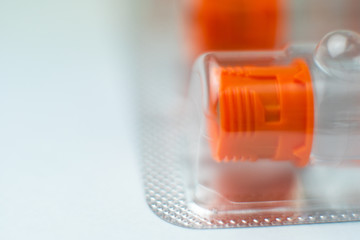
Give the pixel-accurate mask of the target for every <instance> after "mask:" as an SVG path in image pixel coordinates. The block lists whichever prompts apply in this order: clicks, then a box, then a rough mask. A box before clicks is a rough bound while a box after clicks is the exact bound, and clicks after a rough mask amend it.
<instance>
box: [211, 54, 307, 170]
mask: <svg viewBox="0 0 360 240" xmlns="http://www.w3.org/2000/svg"><path fill="white" fill-rule="evenodd" d="M216 72H217V75H218V78H219V85H218V86H219V92H218V99H217V100H218V106H217V107H216V108H213V109H211V110H210V111H211V114H210V115H211V116H210V117H209V118H208V127H209V128H208V129H209V135H210V138H211V139H212V140H211V141H210V142H211V149H212V154H213V157H214V158H215V159H216V160H217V161H230V160H246V159H248V160H252V161H255V160H257V159H271V160H275V161H279V160H291V161H294V162H295V164H296V165H297V166H305V165H306V164H307V163H308V161H309V155H310V152H311V147H312V139H313V128H314V100H313V90H312V83H311V76H310V73H309V70H308V66H307V65H306V63H305V61H304V60H302V59H296V60H294V61H293V62H292V64H290V65H288V66H268V67H255V66H241V67H229V68H218V69H216Z"/></svg>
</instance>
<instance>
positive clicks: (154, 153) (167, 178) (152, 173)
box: [139, 79, 360, 228]
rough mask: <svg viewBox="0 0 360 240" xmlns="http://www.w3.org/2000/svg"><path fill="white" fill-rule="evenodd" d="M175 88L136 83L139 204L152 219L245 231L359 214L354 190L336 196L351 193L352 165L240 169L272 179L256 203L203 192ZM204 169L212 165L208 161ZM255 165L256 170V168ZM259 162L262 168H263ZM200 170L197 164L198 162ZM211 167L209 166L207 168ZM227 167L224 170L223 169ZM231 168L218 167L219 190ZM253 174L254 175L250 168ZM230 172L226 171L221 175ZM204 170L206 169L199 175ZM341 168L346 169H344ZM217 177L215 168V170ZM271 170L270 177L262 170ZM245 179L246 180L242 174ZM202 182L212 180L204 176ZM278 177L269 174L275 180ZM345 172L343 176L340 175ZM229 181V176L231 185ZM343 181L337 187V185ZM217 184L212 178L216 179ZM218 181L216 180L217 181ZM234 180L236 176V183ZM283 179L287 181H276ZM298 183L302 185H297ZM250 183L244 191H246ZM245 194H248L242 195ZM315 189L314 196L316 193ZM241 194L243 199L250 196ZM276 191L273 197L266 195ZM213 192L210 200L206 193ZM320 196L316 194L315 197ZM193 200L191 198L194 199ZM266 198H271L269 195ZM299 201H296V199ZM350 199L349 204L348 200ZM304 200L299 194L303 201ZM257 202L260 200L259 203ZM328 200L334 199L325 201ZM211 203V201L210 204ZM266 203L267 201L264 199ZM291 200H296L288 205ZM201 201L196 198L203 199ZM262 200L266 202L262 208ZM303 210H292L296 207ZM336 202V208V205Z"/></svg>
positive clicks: (194, 141)
mask: <svg viewBox="0 0 360 240" xmlns="http://www.w3.org/2000/svg"><path fill="white" fill-rule="evenodd" d="M176 87H177V86H176V84H174V83H173V82H172V81H167V79H162V80H159V81H158V82H156V83H154V82H149V81H146V79H144V81H142V82H141V89H139V92H140V93H141V94H142V98H141V102H140V106H139V107H140V112H141V116H140V119H141V120H140V129H141V152H142V157H141V161H142V175H143V179H144V186H145V195H146V201H147V203H148V205H149V206H150V208H151V209H152V210H153V211H154V213H155V214H156V215H158V216H159V217H161V218H162V219H164V220H166V221H168V222H170V223H173V224H175V225H178V226H183V227H189V228H232V227H250V226H273V225H293V224H309V223H328V222H346V221H359V220H360V209H359V207H357V206H359V203H358V201H357V200H358V193H359V191H353V192H346V189H343V191H341V189H342V186H352V189H353V190H354V189H356V188H357V187H356V186H357V183H358V182H360V181H359V178H360V174H358V173H359V170H357V169H356V168H353V169H349V168H348V169H345V170H339V169H338V168H336V167H330V168H326V169H323V168H322V167H316V166H315V167H309V168H303V169H297V168H294V167H293V166H291V165H287V164H282V166H281V167H279V168H278V167H275V168H276V171H273V174H272V173H271V171H267V170H266V171H263V169H269V166H270V167H271V166H275V165H274V164H270V165H268V166H266V164H267V163H259V164H258V163H256V164H255V165H254V164H253V163H249V164H245V165H244V164H243V166H244V168H243V169H245V170H244V172H242V174H241V175H242V176H247V177H248V178H250V179H252V180H255V179H254V178H251V175H252V174H249V173H247V170H246V169H248V168H250V169H253V170H249V171H250V172H251V171H258V172H257V175H262V176H264V179H265V180H266V178H268V179H272V180H273V181H274V182H273V184H274V186H275V187H272V186H271V184H272V183H271V182H270V183H269V185H268V186H266V188H268V189H270V190H266V189H261V188H260V190H262V193H263V194H264V196H259V195H258V196H256V195H255V196H253V197H254V198H255V199H257V201H249V200H247V201H244V200H243V199H242V196H240V200H239V196H236V197H237V199H235V201H234V199H233V200H232V199H231V198H229V196H227V197H225V198H224V194H218V192H216V191H215V192H214V191H209V189H206V187H205V188H204V184H197V183H196V181H197V180H196V179H198V176H196V171H197V170H196V166H194V163H196V162H197V161H198V160H197V159H198V157H199V156H198V154H197V151H198V150H197V149H198V144H199V135H198V133H197V131H194V129H195V130H196V128H194V129H192V127H191V126H194V124H193V121H194V119H193V118H192V117H191V115H187V114H184V113H186V111H185V112H184V109H186V107H185V106H184V102H186V100H187V99H186V98H184V97H183V96H181V95H179V94H178V91H177V89H176ZM208 164H216V163H213V162H208ZM257 164H258V165H259V168H258V169H257V167H256V165H257ZM263 164H265V166H264V165H263ZM203 166H204V165H203ZM211 168H212V167H211V166H210V167H209V169H211ZM229 169H230V170H229ZM233 169H235V168H232V167H231V165H228V166H227V167H224V171H223V172H224V173H225V174H224V176H225V178H224V179H222V180H223V183H225V186H231V184H229V182H226V180H227V179H226V176H232V175H231V173H232V170H233ZM254 169H255V170H254ZM227 170H229V171H230V172H227ZM202 171H203V172H204V171H205V172H206V171H207V170H204V169H203V170H202ZM344 171H345V172H344ZM220 172H222V171H220ZM269 172H270V173H269ZM246 174H248V175H246ZM206 175H207V176H206V178H208V179H211V176H212V175H211V172H210V171H209V172H207V174H206ZM276 175H277V176H280V177H274V176H276ZM344 175H348V176H349V177H348V178H345V179H344V178H343V176H344ZM233 179H236V178H232V177H230V180H233ZM340 179H342V182H336V181H337V180H340ZM215 182H216V181H215ZM217 182H220V183H221V181H217ZM239 182H241V178H240V180H239ZM279 182H285V183H286V184H282V185H281V184H280V185H279V184H278V183H279ZM323 184H332V185H333V188H327V189H328V190H329V191H326V192H325V195H323V193H324V191H321V189H322V188H323V186H324V185H323ZM303 186H308V187H307V188H304V187H303ZM253 187H254V186H252V185H251V186H250V188H246V187H245V188H244V187H243V188H244V189H247V190H246V191H251V189H253ZM249 189H250V190H249ZM331 189H333V190H335V191H339V190H340V191H341V194H348V196H349V200H350V201H349V202H348V204H343V203H342V202H341V199H340V202H339V201H337V199H336V196H339V195H338V192H332V191H331ZM319 190H320V191H319ZM246 191H245V195H249V192H246ZM274 192H276V194H275V196H274V195H271V194H272V193H274ZM209 193H210V195H211V194H212V193H213V195H212V196H209ZM317 193H318V194H321V196H319V195H318V196H317ZM195 195H197V196H196V197H195ZM270 195H271V196H270ZM300 195H301V196H303V197H299V196H300ZM352 195H353V200H354V201H355V202H354V203H353V204H352V203H351V196H352ZM304 196H305V197H304ZM259 197H260V198H261V197H264V198H265V201H258V200H259ZM327 198H332V199H333V200H334V201H330V202H326V201H325V202H324V201H323V200H326V199H327ZM209 199H211V200H209ZM269 199H272V200H273V201H268V200H269ZM294 199H295V201H294ZM202 200H203V201H202ZM264 202H266V203H265V204H264ZM304 202H305V205H306V207H299V206H300V205H302V206H304ZM339 203H340V204H339Z"/></svg>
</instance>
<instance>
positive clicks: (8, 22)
mask: <svg viewBox="0 0 360 240" xmlns="http://www.w3.org/2000/svg"><path fill="white" fill-rule="evenodd" d="M134 2H136V4H134ZM145 2H146V0H143V1H131V0H128V1H115V0H62V1H50V0H32V1H25V0H9V1H6V0H1V1H0V3H1V4H0V33H1V35H0V83H1V84H0V239H4V240H10V239H22V240H23V239H34V240H42V239H44V240H45V239H46V240H55V239H67V240H70V239H86V240H91V239H187V238H193V239H200V238H201V239H242V238H243V239H264V238H266V239H283V238H288V239H345V238H346V239H350V238H352V239H359V236H360V225H359V223H341V224H321V225H305V226H286V227H267V228H247V229H227V230H189V229H184V228H179V227H176V226H173V225H170V224H168V223H166V222H164V221H163V220H161V219H159V218H158V217H156V216H155V215H154V214H153V213H152V212H151V211H150V209H149V208H148V207H147V205H146V203H145V200H144V196H143V189H142V183H141V178H140V171H139V164H138V161H139V160H138V149H137V147H136V145H135V140H136V139H135V137H136V135H135V134H134V132H135V130H136V129H135V124H134V119H135V117H134V114H133V102H134V97H133V93H134V91H136V90H134V89H136V86H135V87H134V83H133V80H132V78H133V72H134V63H136V55H134V54H132V51H135V49H134V44H133V40H134V39H133V38H134V36H136V34H133V31H136V30H134V26H136V23H134V22H133V21H136V17H137V14H139V12H137V10H136V9H137V7H136V6H141V5H144V6H146V5H145ZM134 6H135V7H134ZM142 9H144V8H143V7H142ZM145 9H146V8H145ZM142 11H143V10H142Z"/></svg>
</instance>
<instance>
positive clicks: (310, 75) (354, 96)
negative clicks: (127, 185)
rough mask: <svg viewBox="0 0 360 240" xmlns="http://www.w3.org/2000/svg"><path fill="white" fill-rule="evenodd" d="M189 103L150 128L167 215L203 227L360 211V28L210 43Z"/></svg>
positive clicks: (153, 185) (150, 185)
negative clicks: (270, 44)
mask: <svg viewBox="0 0 360 240" xmlns="http://www.w3.org/2000/svg"><path fill="white" fill-rule="evenodd" d="M183 102H184V104H183V107H182V108H181V109H179V111H176V113H175V112H174V113H173V115H172V116H171V117H169V118H167V119H164V121H163V122H162V123H161V124H157V125H156V124H155V125H156V126H155V125H154V124H153V123H151V124H153V125H151V126H150V125H147V126H146V127H147V128H151V130H147V132H148V134H147V135H146V136H145V135H144V140H145V142H144V144H145V148H146V150H147V151H144V159H146V160H144V168H143V169H144V171H145V173H144V177H145V178H144V180H145V186H146V196H147V201H148V203H149V205H150V207H151V208H152V209H153V210H154V212H155V213H157V214H158V215H159V216H161V217H162V218H163V219H165V220H167V221H169V222H172V223H175V224H177V225H180V226H185V227H192V228H226V227H243V226H271V225H290V224H305V223H321V222H342V221H358V220H360V188H359V184H360V104H359V103H360V36H359V35H358V34H357V33H354V32H350V31H345V30H344V31H335V32H332V33H329V34H327V35H326V36H325V37H324V38H323V39H322V40H321V41H320V42H319V43H318V44H317V45H315V44H314V45H312V44H308V45H307V44H303V45H292V46H289V47H287V48H286V49H284V50H282V51H244V52H211V53H206V54H204V55H202V56H201V57H199V59H198V60H197V62H196V63H195V66H194V68H193V74H192V78H191V83H190V86H189V92H188V95H187V96H186V97H185V99H184V100H183ZM169 109H173V108H171V107H169ZM155 145H157V146H155Z"/></svg>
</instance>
